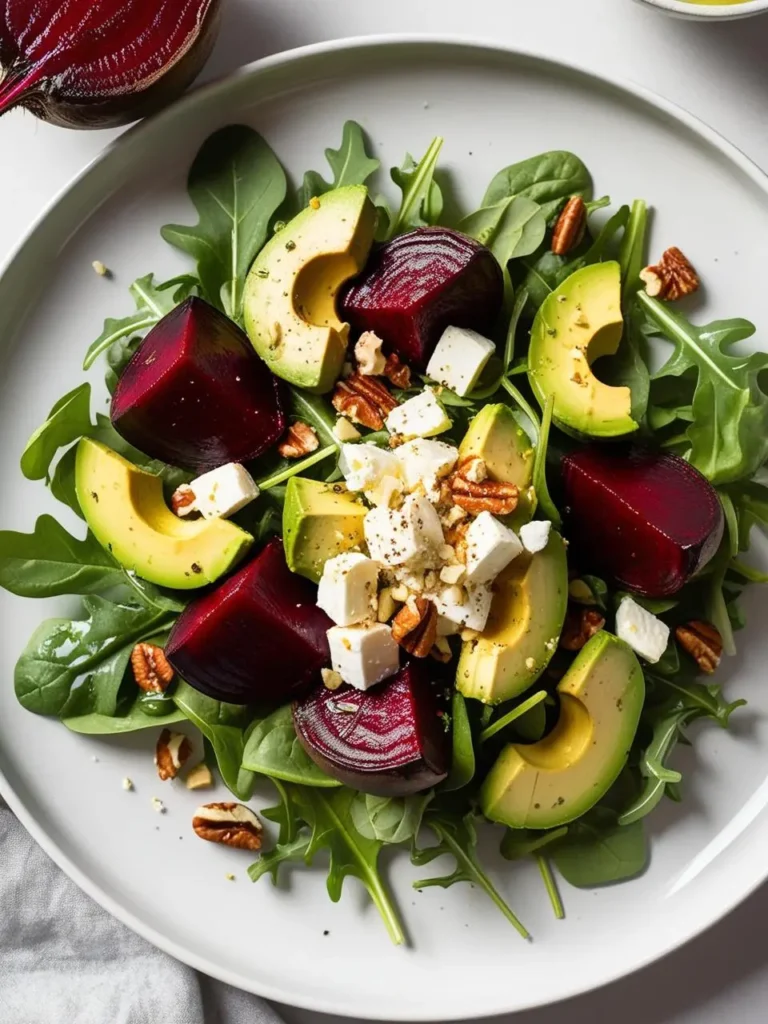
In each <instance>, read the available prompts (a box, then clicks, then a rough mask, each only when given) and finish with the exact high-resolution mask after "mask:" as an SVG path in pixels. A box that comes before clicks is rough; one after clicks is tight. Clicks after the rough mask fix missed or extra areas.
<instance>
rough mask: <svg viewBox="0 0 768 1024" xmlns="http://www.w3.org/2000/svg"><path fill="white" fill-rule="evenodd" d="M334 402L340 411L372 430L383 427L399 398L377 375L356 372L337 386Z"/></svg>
mask: <svg viewBox="0 0 768 1024" xmlns="http://www.w3.org/2000/svg"><path fill="white" fill-rule="evenodd" d="M331 403H332V405H333V407H334V409H335V410H336V412H338V413H341V415H342V416H346V417H347V419H350V420H352V422H353V423H360V424H362V426H364V427H368V428H369V429H370V430H381V429H382V427H383V426H384V419H385V418H386V417H387V416H388V415H389V414H390V413H391V412H392V410H393V409H394V408H395V407H396V406H397V399H396V398H395V397H394V396H393V395H392V393H391V392H390V390H389V388H388V387H387V385H386V384H384V383H383V382H382V381H380V380H377V379H376V377H364V376H363V375H362V374H360V373H353V374H351V375H350V376H349V377H347V378H346V379H345V380H340V381H339V382H338V383H337V385H336V390H335V391H334V393H333V398H332V399H331Z"/></svg>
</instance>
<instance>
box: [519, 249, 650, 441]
mask: <svg viewBox="0 0 768 1024" xmlns="http://www.w3.org/2000/svg"><path fill="white" fill-rule="evenodd" d="M622 329H623V320H622V315H621V274H620V269H619V264H618V263H616V262H615V261H609V262H606V263H595V264H592V265H591V266H588V267H582V269H581V270H577V271H575V273H573V274H571V275H570V277H568V278H566V280H565V281H563V283H562V284H561V285H560V286H559V287H558V288H556V289H555V291H553V292H552V293H551V294H550V295H548V296H547V298H546V299H545V300H544V302H543V303H542V304H541V306H540V308H539V311H538V313H537V314H536V318H535V319H534V321H533V327H532V328H531V344H530V348H529V350H528V381H529V383H530V385H531V388H532V389H533V392H534V394H535V395H536V398H537V400H538V402H539V404H540V405H541V407H542V409H543V408H544V406H545V404H546V400H547V397H548V396H549V395H550V394H553V395H554V396H555V406H554V413H553V418H554V421H555V423H556V424H557V426H559V427H560V428H561V429H562V430H565V431H566V432H568V433H572V434H576V435H578V436H587V437H621V436H622V435H624V434H631V433H633V432H634V431H636V430H637V429H638V424H637V423H636V422H635V421H634V420H633V419H632V416H631V406H632V394H631V392H630V390H629V388H627V387H611V386H610V385H608V384H604V383H603V382H602V381H600V380H598V379H597V377H596V376H595V374H594V373H593V371H592V368H591V364H592V363H593V362H594V361H595V360H596V359H599V358H600V357H601V356H610V355H615V354H616V352H617V351H618V348H619V343H620V342H621V334H622Z"/></svg>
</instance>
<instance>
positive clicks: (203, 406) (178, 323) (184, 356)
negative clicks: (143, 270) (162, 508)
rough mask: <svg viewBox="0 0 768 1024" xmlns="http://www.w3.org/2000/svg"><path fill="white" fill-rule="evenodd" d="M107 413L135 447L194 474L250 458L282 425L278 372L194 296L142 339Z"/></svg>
mask: <svg viewBox="0 0 768 1024" xmlns="http://www.w3.org/2000/svg"><path fill="white" fill-rule="evenodd" d="M111 417H112V425H113V426H114V428H115V430H117V432H118V433H119V434H120V435H121V436H122V437H124V438H125V440H126V441H129V442H130V443H131V444H132V445H134V447H136V448H138V449H139V450H140V451H142V452H146V454H147V455H151V456H152V458H154V459H160V460H161V461H162V462H168V463H170V464H171V465H173V466H181V467H183V468H184V469H188V470H190V471H191V472H193V473H205V472H207V471H208V470H209V469H215V468H216V467H217V466H223V465H224V463H226V462H247V461H248V460H249V459H254V458H256V456H257V455H260V454H261V453H262V452H263V451H265V449H267V448H269V446H270V445H272V444H274V442H275V441H276V440H277V439H278V438H279V437H280V436H281V435H282V433H283V431H284V430H285V425H286V419H285V413H284V411H283V406H282V402H281V385H280V383H279V381H278V380H277V378H276V377H274V376H273V374H272V373H271V372H270V370H269V369H268V368H267V366H266V364H265V363H264V362H262V360H261V359H260V358H259V357H258V356H257V355H256V353H255V352H254V350H253V346H252V345H251V343H250V342H249V341H248V339H247V337H246V336H245V335H244V334H243V332H242V331H241V330H240V328H239V327H238V326H237V325H236V324H234V323H233V322H232V321H231V320H230V319H229V318H228V317H226V316H224V314H223V313H220V312H219V311H218V310H217V309H214V307H213V306H211V305H209V304H208V303H207V302H204V301H203V300H202V299H194V298H193V299H187V300H186V302H182V304H181V305H180V306H177V307H176V309H174V310H172V311H171V312H170V313H168V315H167V316H164V317H163V319H162V320H161V321H160V322H159V323H158V324H157V325H156V326H155V327H153V328H152V330H151V331H150V332H149V334H148V335H147V336H146V338H145V339H144V341H143V342H142V343H141V345H140V346H139V348H138V349H137V351H136V353H135V354H134V356H133V358H132V359H131V361H130V362H129V363H128V365H127V366H126V368H125V370H124V371H123V374H122V376H121V377H120V380H119V382H118V385H117V388H116V390H115V394H114V396H113V398H112V409H111Z"/></svg>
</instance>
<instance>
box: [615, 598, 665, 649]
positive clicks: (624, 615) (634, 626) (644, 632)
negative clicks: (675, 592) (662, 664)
mask: <svg viewBox="0 0 768 1024" xmlns="http://www.w3.org/2000/svg"><path fill="white" fill-rule="evenodd" d="M616 635H617V636H618V637H619V639H620V640H624V641H625V643H627V644H629V646H630V647H631V648H632V650H633V651H635V652H636V653H637V654H639V655H640V657H641V658H645V660H646V661H648V662H650V663H651V664H652V665H655V664H656V662H657V661H659V659H660V658H661V656H662V655H663V654H664V651H666V649H667V643H668V642H669V626H667V625H666V623H664V622H662V621H661V619H658V618H656V616H655V615H652V614H651V613H650V612H649V611H646V610H645V608H643V606H642V605H640V604H638V603H637V601H633V600H632V598H631V597H625V598H624V599H623V600H622V602H621V604H620V605H619V607H618V610H617V612H616Z"/></svg>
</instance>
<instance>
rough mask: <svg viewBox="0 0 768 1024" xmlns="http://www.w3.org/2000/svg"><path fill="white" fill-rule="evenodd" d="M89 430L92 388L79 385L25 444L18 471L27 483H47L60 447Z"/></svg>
mask: <svg viewBox="0 0 768 1024" xmlns="http://www.w3.org/2000/svg"><path fill="white" fill-rule="evenodd" d="M90 428H91V385H90V384H87V383H86V384H80V385H78V386H77V387H76V388H74V389H73V390H72V391H68V392H67V394H66V395H64V397H63V398H60V399H59V400H58V402H57V403H56V404H55V405H54V407H53V408H52V409H51V411H50V412H49V413H48V417H47V419H46V420H45V423H43V424H42V425H41V426H39V427H38V428H37V430H36V431H35V432H34V434H33V435H32V436H31V437H30V439H29V440H28V441H27V444H26V447H25V448H24V452H23V454H22V456H21V472H22V473H23V474H24V476H25V477H26V478H27V480H43V479H45V480H47V479H48V475H49V473H50V468H51V462H52V461H53V458H54V456H55V455H56V452H57V451H58V450H59V448H66V447H67V446H68V445H70V444H72V442H73V441H77V440H78V438H80V437H82V436H83V434H87V433H88V431H89V430H90Z"/></svg>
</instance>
